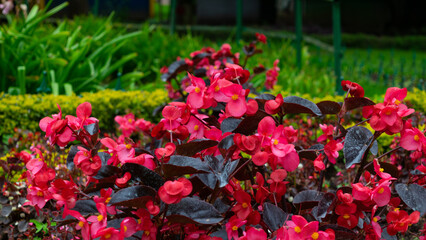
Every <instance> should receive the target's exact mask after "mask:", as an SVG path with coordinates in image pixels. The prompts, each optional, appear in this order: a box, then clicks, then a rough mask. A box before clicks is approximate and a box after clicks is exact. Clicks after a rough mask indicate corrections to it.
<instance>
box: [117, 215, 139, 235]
mask: <svg viewBox="0 0 426 240" xmlns="http://www.w3.org/2000/svg"><path fill="white" fill-rule="evenodd" d="M136 225H137V223H136V220H135V219H134V218H131V217H126V218H124V219H123V221H122V222H121V224H120V238H121V239H124V238H128V237H130V236H132V235H133V234H134V233H136Z"/></svg>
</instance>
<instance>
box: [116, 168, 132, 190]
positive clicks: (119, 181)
mask: <svg viewBox="0 0 426 240" xmlns="http://www.w3.org/2000/svg"><path fill="white" fill-rule="evenodd" d="M131 177H132V175H131V174H130V173H129V172H126V173H124V176H123V177H121V178H117V179H115V185H117V186H118V187H120V188H124V187H125V186H127V182H128V181H129V180H130V178H131Z"/></svg>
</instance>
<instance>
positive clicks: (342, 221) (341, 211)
mask: <svg viewBox="0 0 426 240" xmlns="http://www.w3.org/2000/svg"><path fill="white" fill-rule="evenodd" d="M356 209H357V207H356V204H354V203H343V204H340V205H338V206H337V207H336V210H335V211H336V214H337V215H340V216H339V218H337V224H339V225H340V226H342V227H345V228H349V229H353V228H354V227H356V226H357V224H358V216H357V215H355V213H356Z"/></svg>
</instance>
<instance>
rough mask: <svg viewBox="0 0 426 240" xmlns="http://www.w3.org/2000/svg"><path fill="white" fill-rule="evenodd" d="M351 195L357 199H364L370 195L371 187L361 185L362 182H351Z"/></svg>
mask: <svg viewBox="0 0 426 240" xmlns="http://www.w3.org/2000/svg"><path fill="white" fill-rule="evenodd" d="M352 196H353V197H354V199H356V200H359V201H365V200H368V199H370V197H371V189H370V188H368V187H365V186H364V185H362V183H355V184H352Z"/></svg>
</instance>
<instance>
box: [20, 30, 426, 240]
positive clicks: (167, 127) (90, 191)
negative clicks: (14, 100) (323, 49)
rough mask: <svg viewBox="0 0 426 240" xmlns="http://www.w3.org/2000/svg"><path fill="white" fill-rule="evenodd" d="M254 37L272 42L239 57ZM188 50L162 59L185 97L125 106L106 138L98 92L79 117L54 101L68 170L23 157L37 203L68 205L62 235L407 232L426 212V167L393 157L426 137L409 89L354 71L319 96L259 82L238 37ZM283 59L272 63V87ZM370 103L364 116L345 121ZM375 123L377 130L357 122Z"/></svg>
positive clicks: (52, 137)
mask: <svg viewBox="0 0 426 240" xmlns="http://www.w3.org/2000/svg"><path fill="white" fill-rule="evenodd" d="M259 42H266V39H265V38H264V36H262V35H260V34H258V35H257V40H255V41H253V42H251V43H250V44H249V45H248V46H246V47H245V48H244V52H245V54H246V58H245V60H244V62H246V61H247V58H249V57H251V56H253V55H254V54H255V53H258V52H259V50H260V49H258V48H257V47H256V44H257V43H259ZM190 57H191V58H190V59H178V60H177V61H176V62H174V63H173V64H172V65H171V66H169V67H168V68H164V69H162V73H163V75H162V78H163V79H164V80H165V81H166V82H167V84H168V86H169V87H168V88H169V89H170V90H171V91H175V90H174V89H173V87H171V86H172V83H171V82H172V81H174V82H176V83H177V85H178V86H180V87H181V89H178V90H177V91H176V92H173V94H170V96H172V97H179V98H180V99H179V100H178V99H175V101H173V102H170V103H168V104H165V105H164V106H163V107H162V108H160V109H159V110H160V111H158V112H159V113H161V120H160V121H159V122H158V123H157V124H151V123H150V122H147V121H145V120H143V119H135V117H134V115H133V114H127V115H125V116H117V117H116V119H115V120H116V122H117V123H118V126H119V129H120V130H121V132H122V135H121V136H119V137H117V136H114V135H103V137H102V136H100V134H99V132H100V131H99V127H98V121H97V120H96V119H95V118H92V117H90V115H91V111H92V109H91V105H90V104H89V103H83V104H81V105H80V106H78V108H77V112H76V116H66V117H65V118H64V119H63V118H62V114H61V110H59V113H58V114H55V115H53V116H52V117H46V118H43V119H42V120H41V121H40V127H41V129H42V130H43V131H45V132H46V138H47V139H48V141H49V143H51V144H52V145H53V144H56V145H58V146H60V147H66V146H67V145H69V144H70V143H71V141H78V145H73V146H71V148H70V151H69V155H68V160H67V164H68V166H69V168H70V170H71V171H72V172H70V174H69V175H68V176H69V179H67V180H64V179H63V178H60V177H58V176H57V175H56V174H55V172H54V171H53V170H52V169H50V168H48V167H47V166H46V164H45V163H44V161H43V158H42V155H43V154H42V153H41V152H37V150H35V151H36V152H35V153H34V154H33V155H32V156H30V157H27V158H26V159H27V163H26V167H27V173H26V177H27V182H28V185H29V188H28V193H27V199H28V200H29V202H28V205H33V206H35V207H36V208H37V209H42V208H48V207H51V206H50V205H52V206H53V204H46V203H47V202H48V201H50V200H52V202H56V204H55V209H56V210H58V211H60V212H62V217H63V218H65V217H67V220H65V221H64V222H62V224H64V225H66V227H63V228H60V229H61V231H62V233H63V234H64V235H67V234H74V235H78V236H79V237H80V236H81V237H82V238H83V239H96V238H99V239H102V240H103V239H125V238H127V237H131V236H134V237H137V238H138V239H175V238H179V239H226V238H228V239H301V240H306V239H314V240H317V239H326V240H333V239H342V237H343V238H345V239H380V238H381V237H382V235H384V234H385V233H384V232H383V229H385V228H386V229H387V232H386V234H388V235H396V234H400V235H403V234H406V233H407V232H408V229H409V227H410V226H411V225H414V224H417V223H418V222H421V216H422V215H424V214H425V212H422V211H423V210H424V207H425V205H424V204H423V203H422V202H419V201H417V199H423V198H424V197H426V196H424V195H425V194H424V192H425V189H424V186H423V185H424V182H425V181H426V179H425V177H424V172H426V170H425V169H426V168H425V166H424V165H422V164H421V161H412V160H409V161H406V162H403V163H400V164H399V165H400V166H399V167H400V168H398V167H397V166H395V165H393V164H390V163H389V162H390V159H389V157H388V154H389V153H390V154H395V153H396V152H398V151H400V152H401V153H400V154H401V156H409V155H413V154H414V155H419V156H418V157H417V159H420V158H421V156H422V155H423V152H424V149H425V147H424V146H425V142H426V141H425V139H426V138H425V136H424V134H423V132H421V131H420V130H419V129H421V128H419V127H418V126H417V125H415V123H414V122H413V121H409V120H407V118H408V116H409V115H410V114H411V113H412V112H413V110H411V109H408V107H406V106H405V105H404V104H403V103H402V102H401V101H402V100H403V99H404V97H405V95H406V89H399V88H390V89H389V90H388V92H387V94H386V96H385V99H384V102H383V103H378V104H375V103H374V102H372V101H371V100H370V99H368V98H365V97H364V91H363V89H362V87H361V86H360V85H358V84H356V83H353V82H350V81H345V82H343V83H342V87H343V89H344V90H345V91H347V92H348V94H347V96H346V97H345V99H344V102H343V103H342V104H339V103H337V102H332V101H323V102H320V103H317V104H315V103H313V102H311V101H309V100H306V99H303V98H300V97H297V96H285V97H284V96H282V95H281V94H278V95H277V96H274V95H270V94H260V95H255V94H254V93H255V91H252V90H254V89H253V86H252V85H251V82H250V80H251V79H252V78H253V76H254V75H255V74H256V73H253V74H252V73H250V71H249V70H247V69H245V67H244V64H243V65H240V63H239V62H240V61H239V57H240V56H239V54H234V53H232V52H231V48H230V46H229V45H226V44H224V45H223V46H222V48H221V49H220V50H218V51H216V50H214V49H211V48H203V49H202V50H200V51H197V52H194V53H192V54H191V56H190ZM277 63H278V62H277V61H276V62H275V63H274V69H272V70H271V71H270V72H269V73H268V72H267V73H266V75H267V78H269V80H267V81H269V83H267V84H270V85H271V86H272V85H274V84H275V81H276V73H277V71H278V69H277ZM181 73H182V74H181ZM179 74H181V75H180V76H182V78H179V77H178V76H179ZM174 85H176V84H174ZM361 107H364V109H363V114H364V116H365V117H367V118H368V120H365V121H363V122H361V123H357V124H355V125H354V126H351V127H347V126H343V125H341V124H343V123H344V121H343V120H342V118H343V117H344V116H347V115H350V111H352V110H353V109H356V108H361ZM59 109H60V108H59ZM315 117H319V118H315ZM367 122H368V123H369V125H370V127H371V128H373V129H374V130H375V131H376V132H375V133H372V132H371V131H370V130H369V129H368V128H366V127H363V126H361V124H362V123H367ZM317 123H318V125H316V124H317ZM364 126H365V125H364ZM367 126H368V125H367ZM313 128H316V129H313ZM317 129H321V130H322V134H321V133H320V131H317ZM134 133H142V134H143V135H144V136H143V137H141V138H138V137H140V135H139V134H134ZM381 133H388V134H396V133H400V134H401V138H400V139H401V141H400V144H399V143H395V146H393V145H392V147H393V148H394V149H393V150H391V151H389V152H388V153H384V154H381V155H378V151H379V150H378V147H377V141H376V140H377V139H378V138H379V136H380V134H381ZM74 143H75V142H74ZM341 150H343V154H341ZM408 151H413V152H408ZM373 155H374V157H373ZM407 166H413V167H415V168H416V169H417V171H412V172H410V171H408V169H410V168H409V167H407ZM403 167H405V168H404V171H401V169H402V168H403ZM336 170H338V171H339V172H338V173H337V174H335V172H334V173H333V171H336ZM330 172H331V173H332V174H330ZM330 175H331V176H330ZM400 176H403V177H400ZM55 178H56V179H55ZM422 184H423V185H422ZM413 199H415V200H413ZM401 200H402V201H401ZM423 232H424V231H423ZM423 232H421V233H419V234H418V237H420V234H422V233H423Z"/></svg>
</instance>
